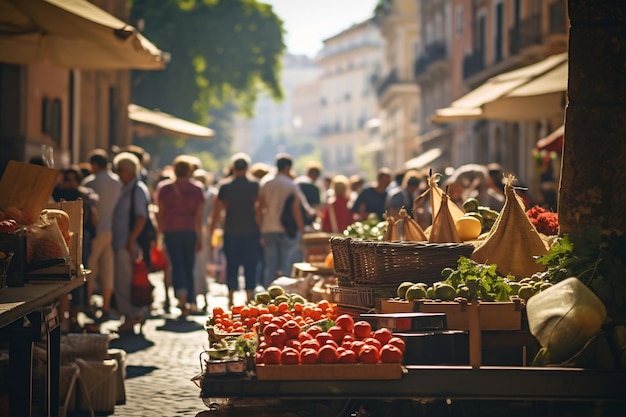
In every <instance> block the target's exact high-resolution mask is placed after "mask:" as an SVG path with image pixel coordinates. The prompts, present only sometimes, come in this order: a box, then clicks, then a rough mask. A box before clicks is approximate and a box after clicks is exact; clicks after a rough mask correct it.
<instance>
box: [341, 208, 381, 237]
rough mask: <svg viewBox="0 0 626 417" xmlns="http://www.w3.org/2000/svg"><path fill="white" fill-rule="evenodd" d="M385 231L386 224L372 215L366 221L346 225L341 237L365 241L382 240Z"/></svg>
mask: <svg viewBox="0 0 626 417" xmlns="http://www.w3.org/2000/svg"><path fill="white" fill-rule="evenodd" d="M386 230H387V222H386V221H380V220H378V216H377V215H376V214H373V213H372V214H371V215H370V216H369V217H368V218H367V219H366V220H363V221H357V222H354V223H352V224H350V225H348V227H346V230H344V231H343V235H344V236H346V237H353V238H360V239H365V240H382V238H383V236H385V231H386Z"/></svg>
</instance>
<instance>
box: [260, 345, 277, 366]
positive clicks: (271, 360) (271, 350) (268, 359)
mask: <svg viewBox="0 0 626 417" xmlns="http://www.w3.org/2000/svg"><path fill="white" fill-rule="evenodd" d="M281 354H282V352H281V350H280V349H278V348H277V347H272V346H270V347H268V348H267V349H265V350H264V351H263V356H262V358H261V360H262V361H263V363H264V364H266V365H280V357H281Z"/></svg>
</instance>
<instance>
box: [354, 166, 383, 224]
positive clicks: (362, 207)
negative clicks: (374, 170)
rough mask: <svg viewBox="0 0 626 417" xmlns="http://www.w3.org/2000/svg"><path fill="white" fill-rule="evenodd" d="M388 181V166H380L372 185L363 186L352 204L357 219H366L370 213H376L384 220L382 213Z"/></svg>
mask: <svg viewBox="0 0 626 417" xmlns="http://www.w3.org/2000/svg"><path fill="white" fill-rule="evenodd" d="M389 183H391V171H389V169H388V168H380V169H379V170H378V175H377V176H376V182H375V183H374V184H373V185H372V186H369V187H365V188H363V190H362V191H361V193H360V194H359V196H358V197H357V199H356V201H355V202H354V205H353V206H352V211H353V212H354V213H356V215H357V217H358V219H359V220H366V219H367V218H368V216H369V215H370V214H376V216H377V217H378V219H379V220H381V221H382V220H384V219H383V213H384V212H385V201H386V199H387V186H388V185H389Z"/></svg>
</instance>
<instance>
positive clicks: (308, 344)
mask: <svg viewBox="0 0 626 417" xmlns="http://www.w3.org/2000/svg"><path fill="white" fill-rule="evenodd" d="M320 347H321V345H320V342H318V341H317V340H315V339H311V340H305V341H304V342H302V350H304V349H305V348H309V349H314V350H315V351H318V350H320Z"/></svg>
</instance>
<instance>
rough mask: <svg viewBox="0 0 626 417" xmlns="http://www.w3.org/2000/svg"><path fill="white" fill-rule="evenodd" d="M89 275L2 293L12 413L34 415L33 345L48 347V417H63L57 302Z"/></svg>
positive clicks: (0, 320)
mask: <svg viewBox="0 0 626 417" xmlns="http://www.w3.org/2000/svg"><path fill="white" fill-rule="evenodd" d="M85 277H86V273H85V274H83V275H80V276H75V277H73V278H71V279H65V280H62V281H55V280H50V281H49V282H46V283H37V284H26V285H25V286H23V287H8V288H4V289H3V290H1V291H0V340H3V341H8V343H9V379H10V383H9V384H8V386H9V398H10V401H9V414H10V415H11V416H12V417H14V416H15V417H21V416H30V415H31V407H32V392H31V387H32V361H33V342H37V341H41V340H42V338H44V337H43V336H45V340H46V344H47V361H46V363H47V372H46V390H47V395H46V398H47V409H48V416H58V415H59V372H60V364H59V360H60V344H61V328H60V320H59V314H58V309H57V304H58V303H57V300H58V299H59V298H60V297H61V296H63V295H65V294H68V293H69V292H70V291H72V290H73V289H75V288H78V287H80V286H81V285H83V283H84V282H85Z"/></svg>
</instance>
